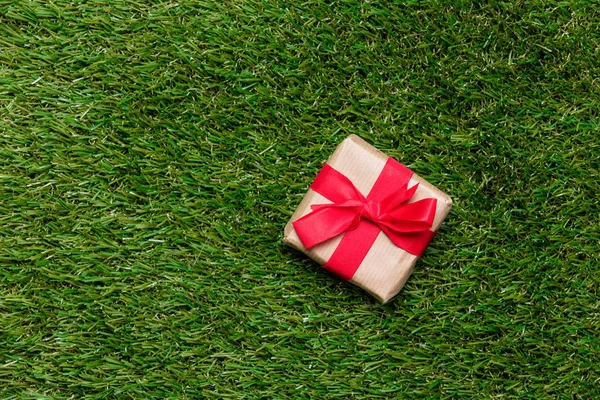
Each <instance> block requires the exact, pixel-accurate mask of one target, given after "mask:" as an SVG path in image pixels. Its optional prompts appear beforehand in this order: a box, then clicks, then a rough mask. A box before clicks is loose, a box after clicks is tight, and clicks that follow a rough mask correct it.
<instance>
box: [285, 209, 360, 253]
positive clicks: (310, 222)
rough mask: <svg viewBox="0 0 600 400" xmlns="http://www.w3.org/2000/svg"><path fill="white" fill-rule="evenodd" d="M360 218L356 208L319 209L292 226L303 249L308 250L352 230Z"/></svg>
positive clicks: (296, 221)
mask: <svg viewBox="0 0 600 400" xmlns="http://www.w3.org/2000/svg"><path fill="white" fill-rule="evenodd" d="M359 218H360V210H359V209H357V208H356V207H336V206H335V205H331V206H330V207H319V208H317V209H316V210H314V211H312V212H311V213H309V214H307V215H305V216H304V217H301V218H299V219H297V220H295V221H294V222H292V224H293V225H294V229H295V230H296V233H297V234H298V237H299V238H300V240H301V241H302V244H304V247H306V248H307V249H310V248H311V247H314V246H316V245H318V244H320V243H323V242H325V241H326V240H329V239H331V238H333V237H336V236H337V235H339V234H341V233H343V232H345V231H347V230H351V229H354V228H355V227H356V225H357V223H358V219H359Z"/></svg>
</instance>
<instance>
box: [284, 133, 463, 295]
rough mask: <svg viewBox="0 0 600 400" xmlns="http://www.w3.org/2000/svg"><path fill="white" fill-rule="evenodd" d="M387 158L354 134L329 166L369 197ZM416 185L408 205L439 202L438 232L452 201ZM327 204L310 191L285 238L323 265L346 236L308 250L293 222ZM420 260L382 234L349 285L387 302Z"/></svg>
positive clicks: (426, 186)
mask: <svg viewBox="0 0 600 400" xmlns="http://www.w3.org/2000/svg"><path fill="white" fill-rule="evenodd" d="M387 159H388V156H386V155H385V154H384V153H382V152H381V151H379V150H377V149H375V148H374V147H373V146H371V145H369V144H368V143H367V142H365V141H364V140H362V139H361V138H359V137H358V136H356V135H351V136H349V137H348V138H346V139H345V140H344V141H343V142H342V143H340V145H339V146H338V147H337V149H336V150H335V152H334V153H333V155H332V156H331V157H330V158H329V160H328V161H327V163H328V164H329V165H330V166H331V167H333V168H334V169H336V170H337V171H339V172H341V173H342V174H343V175H345V176H346V177H348V178H349V179H350V181H352V183H353V184H354V186H356V188H357V189H358V190H359V191H360V192H362V193H363V195H367V194H368V193H369V191H370V190H371V188H372V187H373V185H374V184H375V181H376V180H377V178H378V177H379V175H380V173H381V171H382V170H383V168H384V165H385V163H386V161H387ZM416 183H419V187H418V189H417V191H416V193H415V195H414V196H413V197H412V199H411V200H409V201H408V202H409V203H411V202H414V201H417V200H420V199H424V198H428V197H431V198H435V199H437V207H436V212H435V217H434V220H433V224H432V227H431V230H432V231H437V230H438V229H439V227H440V225H441V223H442V221H443V220H444V218H446V216H447V215H448V212H449V211H450V207H451V206H452V199H451V198H450V197H449V196H448V195H446V194H445V193H443V192H442V191H440V190H439V189H437V188H436V187H435V186H433V185H431V184H430V183H429V182H427V181H426V180H424V179H423V178H421V177H419V176H417V175H416V174H415V175H413V177H412V178H411V180H410V183H409V185H408V186H409V187H412V186H414V185H415V184H416ZM324 203H331V201H329V200H328V199H326V198H325V197H324V196H322V195H320V194H319V193H317V192H315V191H313V190H312V189H308V192H307V193H306V195H305V196H304V198H303V199H302V202H301V203H300V205H299V206H298V208H297V209H296V211H295V212H294V215H293V216H292V218H291V219H290V221H289V222H288V223H287V225H286V226H285V231H284V239H283V240H284V242H285V243H286V244H288V245H289V246H291V247H294V248H295V249H298V250H300V251H301V252H303V253H305V254H306V255H307V256H309V257H310V258H312V259H313V260H315V261H316V262H317V263H319V264H321V265H323V264H325V263H326V262H327V260H329V258H330V257H331V255H332V254H333V252H334V250H335V249H336V248H337V246H338V244H339V243H340V241H341V240H342V237H343V235H344V234H343V233H342V234H340V235H338V236H336V237H334V238H332V239H329V240H327V241H325V242H323V243H321V244H318V245H316V246H314V247H312V248H311V249H306V248H305V247H304V245H303V244H302V242H301V241H300V238H299V237H298V235H297V234H296V231H295V230H294V226H293V225H292V221H295V220H297V219H298V218H300V217H303V216H304V215H306V214H308V213H310V212H311V205H313V204H324ZM418 258H419V257H418V256H415V255H413V254H410V253H408V252H407V251H405V250H403V249H401V248H399V247H396V245H394V244H393V243H392V241H391V240H390V239H389V238H388V237H387V236H386V235H385V234H384V233H383V232H380V233H379V235H378V236H377V239H376V240H375V243H373V245H372V247H371V248H370V250H369V251H368V253H367V255H366V257H365V258H364V260H363V261H362V263H361V264H360V266H359V267H358V270H357V271H356V272H355V274H354V276H353V277H352V278H351V279H350V283H353V284H354V285H356V286H359V287H361V288H363V289H364V290H366V291H367V292H369V293H370V294H371V295H373V296H374V297H375V298H377V299H378V300H379V301H381V302H382V303H385V302H387V301H389V300H390V299H391V298H393V297H394V296H395V295H396V294H398V292H400V290H401V289H402V287H403V286H404V284H405V282H406V280H407V279H408V277H409V276H410V274H411V273H412V271H413V268H414V266H415V263H416V262H417V259H418Z"/></svg>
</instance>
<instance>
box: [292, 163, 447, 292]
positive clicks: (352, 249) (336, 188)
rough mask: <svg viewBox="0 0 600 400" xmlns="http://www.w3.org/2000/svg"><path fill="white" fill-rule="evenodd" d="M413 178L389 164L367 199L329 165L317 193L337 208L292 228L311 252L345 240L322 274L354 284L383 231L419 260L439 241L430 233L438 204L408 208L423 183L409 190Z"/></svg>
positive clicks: (316, 210)
mask: <svg viewBox="0 0 600 400" xmlns="http://www.w3.org/2000/svg"><path fill="white" fill-rule="evenodd" d="M412 175H413V172H412V171H411V170H410V169H408V168H407V167H405V166H404V165H402V164H400V163H399V162H398V161H396V160H394V159H393V158H388V160H387V162H386V164H385V167H384V168H383V171H382V172H381V174H380V175H379V177H378V178H377V181H376V182H375V185H374V186H373V188H372V189H371V191H370V192H369V193H368V194H367V196H366V197H365V196H364V195H363V194H362V193H361V192H360V191H359V190H358V189H357V188H356V187H355V186H354V184H352V182H351V181H350V179H348V178H347V177H346V176H344V175H343V174H341V173H340V172H338V171H336V170H335V169H333V168H332V167H331V166H330V165H329V164H325V165H324V166H323V169H321V171H320V172H319V174H318V175H317V177H316V178H315V180H314V182H313V183H312V185H311V186H310V188H311V189H312V190H314V191H315V192H317V193H320V194H321V195H323V196H324V197H326V198H327V199H328V200H330V201H332V202H333V203H332V204H314V205H312V206H311V209H312V212H311V213H309V214H308V215H305V216H304V217H301V218H299V219H297V220H296V221H294V222H293V225H294V229H295V230H296V233H297V234H298V236H299V237H300V240H301V241H302V243H303V244H304V246H305V247H306V248H307V249H310V248H311V247H314V246H316V245H317V244H319V243H323V242H325V241H326V240H329V239H331V238H333V237H336V236H338V235H340V234H342V233H343V234H344V237H343V238H342V240H341V242H340V244H339V245H338V247H337V248H336V249H335V251H334V252H333V255H332V256H331V258H330V259H329V260H328V261H327V263H326V264H325V265H324V266H323V268H326V269H328V270H329V271H331V272H333V273H335V274H337V275H339V276H340V277H341V278H343V279H346V280H349V279H352V277H353V276H354V273H355V272H356V270H357V269H358V267H359V266H360V264H361V263H362V261H363V259H364V258H365V256H366V255H367V252H368V251H369V249H370V248H371V246H372V245H373V243H374V242H375V239H377V236H378V235H379V232H381V231H383V232H384V233H385V234H386V235H387V236H388V237H389V238H390V240H391V241H392V242H393V243H394V244H395V245H396V246H398V247H400V248H402V249H404V250H406V251H407V252H409V253H411V254H414V255H416V256H420V255H422V254H423V251H425V248H427V245H428V244H429V242H430V241H431V239H432V238H433V236H434V235H435V232H433V231H431V230H429V228H431V225H432V223H433V219H434V217H435V208H436V204H437V200H436V199H433V198H427V199H422V200H418V201H415V202H413V203H407V201H408V200H410V199H411V198H412V197H413V195H414V194H415V192H416V190H417V187H418V185H419V184H418V183H417V184H416V185H414V186H413V187H411V188H410V189H409V188H408V183H409V181H410V179H411V177H412Z"/></svg>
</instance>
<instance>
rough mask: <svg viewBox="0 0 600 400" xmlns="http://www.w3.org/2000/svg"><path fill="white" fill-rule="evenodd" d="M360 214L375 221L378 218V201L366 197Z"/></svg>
mask: <svg viewBox="0 0 600 400" xmlns="http://www.w3.org/2000/svg"><path fill="white" fill-rule="evenodd" d="M360 216H361V217H363V218H366V219H368V220H370V221H372V222H375V223H377V221H378V218H379V203H378V202H376V201H373V200H370V199H366V201H365V202H364V203H363V206H362V209H361V210H360Z"/></svg>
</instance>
